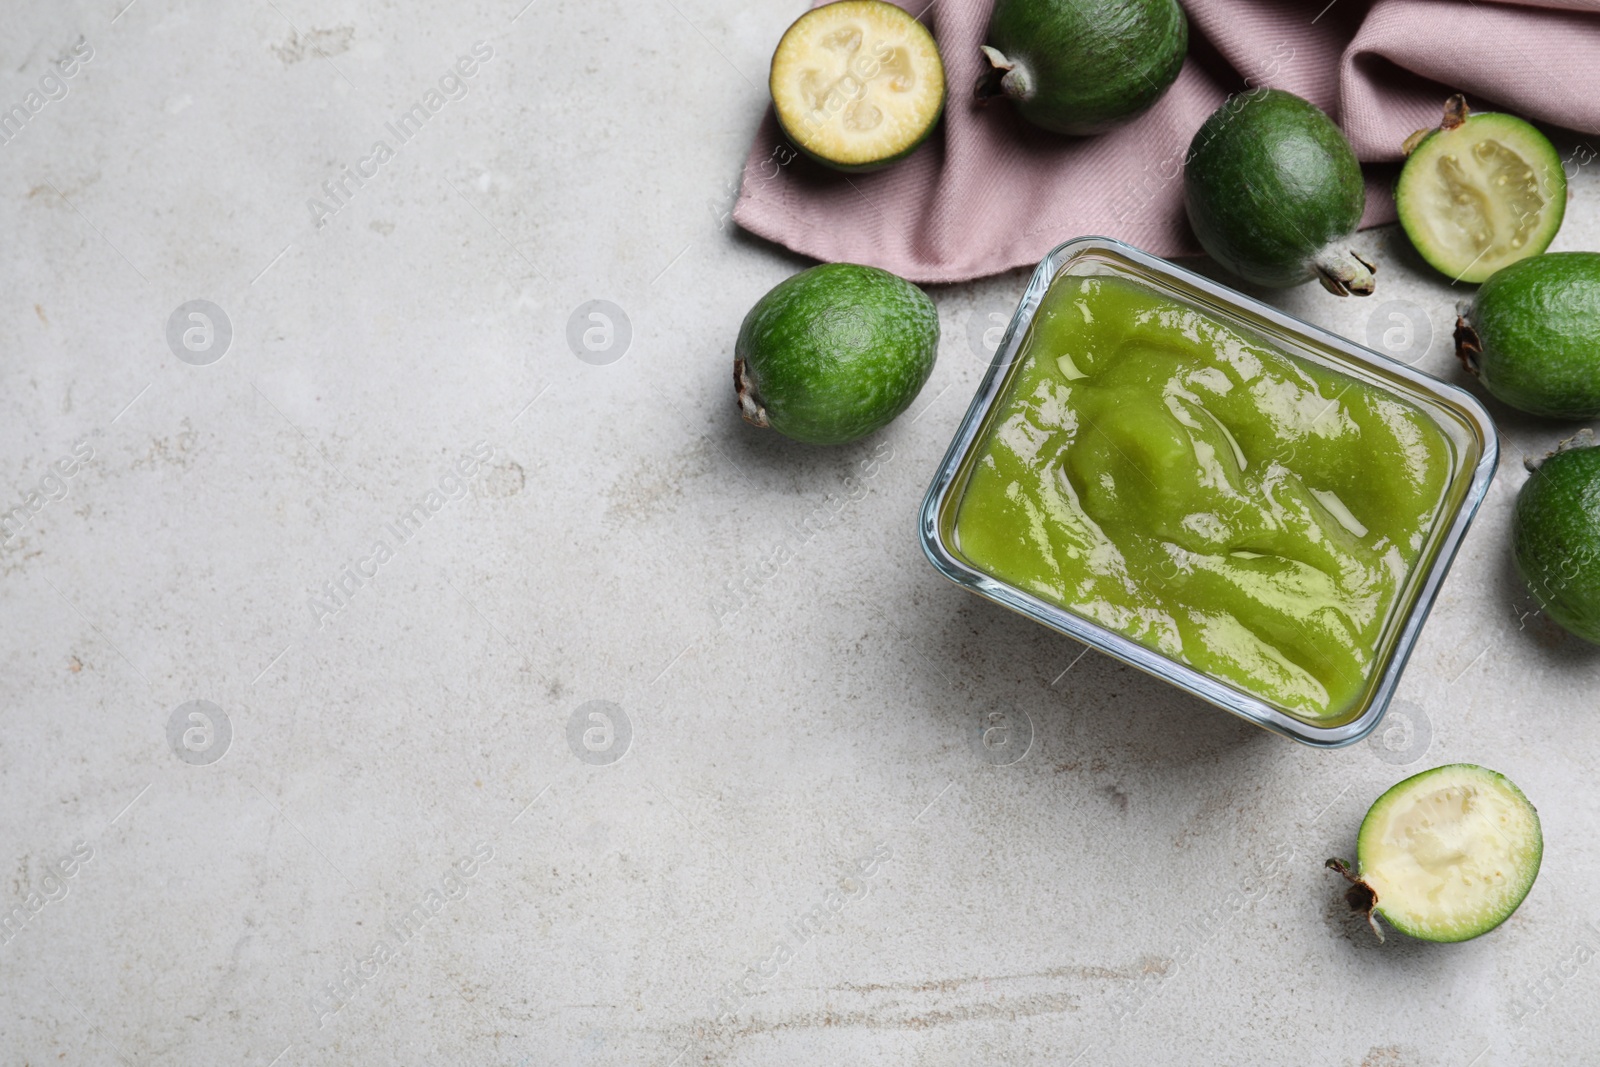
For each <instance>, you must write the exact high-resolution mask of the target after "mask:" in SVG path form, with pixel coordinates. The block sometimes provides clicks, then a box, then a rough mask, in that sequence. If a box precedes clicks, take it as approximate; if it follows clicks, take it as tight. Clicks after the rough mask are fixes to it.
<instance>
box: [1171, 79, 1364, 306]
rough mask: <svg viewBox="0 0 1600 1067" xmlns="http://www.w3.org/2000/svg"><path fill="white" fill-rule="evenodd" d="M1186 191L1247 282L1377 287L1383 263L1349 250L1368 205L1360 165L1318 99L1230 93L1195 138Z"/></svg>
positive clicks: (1217, 256) (1198, 227)
mask: <svg viewBox="0 0 1600 1067" xmlns="http://www.w3.org/2000/svg"><path fill="white" fill-rule="evenodd" d="M1183 196H1184V207H1185V208H1186V210H1187V211H1188V214H1189V224H1190V226H1191V227H1193V229H1194V233H1195V236H1196V237H1198V238H1199V239H1200V244H1201V246H1202V247H1203V248H1204V249H1205V250H1206V252H1207V253H1208V254H1209V255H1210V256H1211V258H1212V259H1214V260H1216V261H1217V262H1218V263H1221V264H1222V265H1223V266H1224V267H1226V268H1228V269H1229V270H1231V271H1232V272H1233V273H1235V274H1237V275H1239V276H1240V277H1241V278H1243V279H1245V280H1246V281H1249V282H1254V283H1255V284H1257V285H1266V286H1274V287H1282V286H1290V285H1299V284H1300V283H1301V282H1304V281H1309V280H1310V279H1312V278H1316V279H1317V280H1318V281H1320V282H1321V283H1322V285H1323V287H1324V288H1325V289H1327V290H1328V291H1329V292H1331V293H1334V294H1336V295H1338V296H1347V295H1349V294H1351V293H1354V294H1356V295H1358V296H1366V295H1368V294H1370V293H1371V292H1372V290H1373V287H1374V282H1373V277H1372V274H1373V271H1374V270H1376V268H1375V267H1374V266H1373V265H1372V264H1371V263H1370V262H1368V261H1367V260H1365V259H1363V258H1361V256H1360V255H1359V254H1358V253H1356V252H1355V251H1353V250H1352V249H1351V248H1350V237H1351V235H1352V234H1353V233H1354V232H1355V229H1356V225H1357V224H1358V223H1359V222H1360V221H1361V212H1362V211H1363V209H1364V208H1365V207H1366V203H1367V189H1366V185H1365V184H1364V183H1363V182H1362V179H1361V164H1360V163H1358V162H1357V161H1356V154H1355V151H1354V150H1353V149H1351V147H1350V142H1349V141H1347V140H1345V137H1344V134H1343V133H1341V132H1340V131H1339V127H1338V126H1335V125H1334V123H1333V120H1332V119H1330V118H1328V116H1327V115H1325V114H1324V113H1323V112H1322V110H1321V109H1320V108H1318V107H1317V106H1316V105H1315V104H1313V103H1311V102H1310V101H1308V100H1303V99H1301V98H1300V97H1298V96H1295V95H1294V94H1293V93H1287V92H1284V91H1283V90H1281V89H1256V90H1252V91H1251V92H1248V93H1244V94H1242V95H1239V96H1234V97H1229V98H1228V100H1227V101H1225V102H1224V103H1223V105H1222V106H1221V107H1219V108H1217V110H1216V111H1215V112H1213V113H1212V115H1211V117H1210V118H1208V119H1206V121H1205V122H1204V123H1203V124H1202V125H1201V127H1200V129H1199V130H1198V131H1197V132H1196V133H1195V135H1194V140H1193V141H1191V142H1190V144H1189V156H1188V163H1187V164H1185V166H1184V169H1183Z"/></svg>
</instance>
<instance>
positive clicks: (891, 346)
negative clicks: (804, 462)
mask: <svg viewBox="0 0 1600 1067" xmlns="http://www.w3.org/2000/svg"><path fill="white" fill-rule="evenodd" d="M938 351H939V313H938V311H937V309H935V308H934V306H933V301H932V300H930V299H928V295H927V294H926V293H924V292H923V291H922V290H921V289H919V288H917V287H916V286H915V285H912V284H911V283H910V282H908V281H906V280H905V279H904V278H901V277H898V276H897V275H894V274H890V273H889V272H888V271H886V270H879V269H878V268H876V267H863V266H858V265H856V264H854V263H825V264H823V265H821V266H818V267H812V268H811V269H809V270H805V271H801V272H800V273H799V274H796V275H795V276H794V277H792V278H789V279H787V280H786V281H783V282H780V283H779V284H778V285H777V286H776V287H775V288H774V289H773V290H772V291H771V292H769V293H768V294H767V295H766V296H764V297H762V298H761V299H760V300H759V301H757V302H756V305H755V307H753V308H751V309H750V313H749V314H748V315H746V316H745V319H744V324H743V325H742V326H740V327H739V339H738V341H737V343H736V344H735V345H734V354H735V357H736V358H738V359H741V360H743V361H744V366H745V373H746V374H747V375H748V376H749V378H750V381H751V383H752V385H753V387H754V393H755V396H756V398H757V400H758V402H759V403H760V405H761V406H762V407H763V408H765V409H766V414H767V421H768V424H769V425H770V426H771V427H772V428H773V429H774V430H777V431H778V432H779V433H781V434H784V435H785V436H787V437H792V438H794V439H795V440H797V441H804V442H807V443H809V444H818V445H833V444H843V443H845V442H847V441H854V440H856V439H857V438H859V437H864V436H866V435H867V434H869V433H871V432H872V431H874V430H877V429H879V428H881V427H883V426H885V425H887V424H888V423H889V422H890V421H891V420H893V419H894V418H895V416H897V415H899V414H900V413H901V412H902V411H904V410H905V409H906V408H907V407H909V406H910V405H911V401H912V400H914V399H915V398H916V395H917V393H918V392H920V391H921V389H922V386H923V383H925V382H926V381H927V380H928V375H929V374H931V373H933V363H934V359H935V358H936V357H937V355H938Z"/></svg>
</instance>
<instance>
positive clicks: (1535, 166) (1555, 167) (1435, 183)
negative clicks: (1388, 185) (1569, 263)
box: [1394, 95, 1567, 283]
mask: <svg viewBox="0 0 1600 1067" xmlns="http://www.w3.org/2000/svg"><path fill="white" fill-rule="evenodd" d="M1405 149H1406V153H1407V155H1406V165H1405V167H1404V168H1403V169H1402V170H1401V171H1400V180H1399V181H1398V182H1396V183H1395V187H1394V206H1395V209H1396V211H1398V212H1399V215H1400V225H1401V226H1402V227H1404V228H1405V231H1406V236H1407V237H1409V238H1411V243H1412V245H1414V246H1415V247H1416V250H1417V251H1418V252H1419V253H1420V254H1421V256H1422V258H1423V259H1425V260H1427V261H1428V262H1429V263H1430V264H1431V265H1432V266H1433V267H1434V268H1435V269H1436V270H1438V271H1440V272H1441V273H1443V274H1448V275H1449V276H1450V277H1451V278H1454V279H1455V280H1456V281H1458V282H1472V283H1477V282H1481V281H1483V280H1484V279H1485V278H1487V277H1489V276H1490V275H1491V274H1493V273H1494V272H1495V271H1497V270H1499V269H1500V268H1502V267H1505V266H1507V265H1509V264H1511V263H1515V262H1516V261H1517V260H1519V259H1526V258H1528V257H1529V256H1536V255H1538V254H1539V253H1540V252H1543V251H1544V250H1545V249H1546V248H1549V247H1550V242H1551V241H1553V240H1554V239H1555V236H1556V231H1557V230H1559V229H1561V220H1562V218H1563V217H1564V216H1565V215H1566V211H1567V175H1566V172H1565V171H1564V170H1563V169H1562V165H1561V155H1560V153H1558V152H1557V151H1556V148H1555V145H1553V144H1551V143H1550V139H1549V138H1548V137H1546V136H1545V135H1544V134H1542V133H1540V132H1539V131H1538V130H1537V129H1535V128H1534V127H1533V126H1530V125H1529V124H1528V123H1526V122H1523V121H1522V120H1521V119H1519V118H1517V117H1516V116H1515V115H1502V114H1497V113H1495V112H1482V113H1479V114H1476V115H1474V114H1471V113H1470V112H1469V111H1468V109H1467V101H1466V98H1465V97H1463V96H1460V95H1456V96H1452V97H1451V98H1450V99H1449V100H1448V101H1446V102H1445V105H1444V121H1443V122H1441V123H1440V124H1439V127H1438V128H1437V129H1433V130H1418V131H1417V132H1416V133H1414V134H1412V135H1411V136H1410V138H1408V139H1407V140H1406V143H1405Z"/></svg>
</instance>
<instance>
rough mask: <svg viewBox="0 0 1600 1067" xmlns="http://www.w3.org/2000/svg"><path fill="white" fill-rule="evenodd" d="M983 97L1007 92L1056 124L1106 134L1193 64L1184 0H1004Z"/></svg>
mask: <svg viewBox="0 0 1600 1067" xmlns="http://www.w3.org/2000/svg"><path fill="white" fill-rule="evenodd" d="M984 40H985V43H984V45H983V54H984V57H985V58H986V59H987V60H988V61H989V69H988V70H986V71H985V72H984V73H983V75H982V77H980V78H979V80H978V87H977V94H976V95H977V98H978V100H979V101H984V100H987V99H989V98H991V97H995V96H1005V97H1007V98H1009V99H1010V100H1011V103H1012V105H1013V106H1015V107H1016V109H1017V113H1018V114H1020V115H1021V116H1022V117H1023V118H1025V119H1027V120H1028V121H1029V122H1031V123H1033V124H1034V125H1035V126H1042V127H1044V128H1045V129H1047V130H1053V131H1055V132H1056V133H1065V134H1074V135H1083V134H1092V133H1103V132H1105V131H1106V130H1109V129H1111V128H1112V127H1115V126H1119V125H1121V124H1122V123H1124V122H1127V121H1128V120H1129V119H1131V118H1133V117H1134V116H1135V115H1138V114H1139V113H1140V112H1142V111H1144V110H1145V109H1146V108H1148V107H1150V106H1151V105H1152V104H1154V103H1155V102H1156V101H1157V100H1159V99H1161V94H1163V93H1165V92H1166V91H1167V89H1168V87H1169V86H1171V85H1172V83H1173V81H1175V80H1176V79H1177V77H1178V71H1179V70H1181V69H1182V67H1183V57H1184V54H1185V52H1186V51H1187V49H1188V45H1189V20H1188V18H1187V17H1186V16H1185V15H1184V13H1183V8H1182V7H1180V6H1179V5H1178V0H998V2H997V3H996V4H995V5H994V13H993V14H992V15H991V16H990V18H989V30H988V33H987V34H986V35H985V38H984Z"/></svg>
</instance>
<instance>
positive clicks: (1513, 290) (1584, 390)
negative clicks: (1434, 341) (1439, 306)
mask: <svg viewBox="0 0 1600 1067" xmlns="http://www.w3.org/2000/svg"><path fill="white" fill-rule="evenodd" d="M1456 355H1457V356H1459V357H1460V359H1461V362H1462V364H1463V365H1465V366H1466V368H1467V370H1469V371H1471V372H1472V373H1473V374H1475V375H1477V377H1478V380H1479V381H1480V382H1482V383H1483V387H1484V388H1485V389H1487V390H1489V392H1490V393H1492V394H1493V395H1494V396H1495V397H1497V398H1498V399H1500V400H1502V401H1504V402H1505V403H1507V404H1510V405H1511V406H1512V407H1514V408H1517V409H1518V410H1520V411H1526V412H1529V413H1530V414H1533V415H1544V416H1546V417H1549V418H1556V419H1592V418H1596V417H1600V253H1597V252H1550V253H1547V254H1545V255H1542V256H1533V257H1532V258H1529V259H1524V260H1520V261H1518V262H1516V263H1513V264H1511V265H1510V266H1509V267H1503V268H1501V269H1500V270H1498V271H1496V272H1495V273H1494V274H1493V275H1492V276H1491V277H1490V278H1489V280H1488V281H1486V282H1484V283H1483V286H1482V287H1481V288H1480V289H1479V290H1478V292H1477V295H1476V296H1475V297H1474V298H1473V300H1472V303H1471V305H1470V306H1469V307H1468V308H1467V309H1466V311H1464V312H1463V313H1462V315H1461V317H1460V318H1459V319H1458V320H1457V321H1456Z"/></svg>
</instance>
